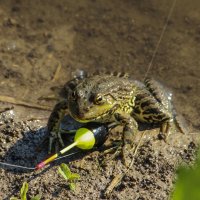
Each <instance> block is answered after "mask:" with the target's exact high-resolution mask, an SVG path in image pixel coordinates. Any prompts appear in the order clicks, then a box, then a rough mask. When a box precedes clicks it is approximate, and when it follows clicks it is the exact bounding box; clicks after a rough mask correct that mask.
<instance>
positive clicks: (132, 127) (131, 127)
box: [115, 113, 138, 166]
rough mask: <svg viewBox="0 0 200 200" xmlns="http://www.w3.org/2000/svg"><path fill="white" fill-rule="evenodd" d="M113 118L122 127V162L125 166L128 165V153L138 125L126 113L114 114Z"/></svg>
mask: <svg viewBox="0 0 200 200" xmlns="http://www.w3.org/2000/svg"><path fill="white" fill-rule="evenodd" d="M115 118H116V120H117V121H119V122H120V124H122V125H123V126H124V129H123V149H122V154H123V161H124V164H125V165H126V166H129V164H130V162H131V161H130V156H129V155H130V153H132V152H131V150H132V147H133V140H134V134H135V133H136V132H137V131H138V124H137V122H136V121H135V119H134V118H133V117H131V116H130V115H128V114H126V113H120V114H119V113H116V114H115Z"/></svg>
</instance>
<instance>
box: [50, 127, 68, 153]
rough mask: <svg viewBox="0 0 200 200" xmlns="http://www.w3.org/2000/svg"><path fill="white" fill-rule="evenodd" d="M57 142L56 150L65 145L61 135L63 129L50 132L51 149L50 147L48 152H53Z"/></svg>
mask: <svg viewBox="0 0 200 200" xmlns="http://www.w3.org/2000/svg"><path fill="white" fill-rule="evenodd" d="M54 144H55V152H58V151H59V147H60V146H61V147H64V146H65V145H64V142H63V139H62V137H61V131H59V130H58V131H52V132H50V136H49V149H48V154H51V153H52V149H53V146H54Z"/></svg>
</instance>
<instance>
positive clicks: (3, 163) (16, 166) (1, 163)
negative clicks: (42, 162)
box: [0, 151, 80, 170]
mask: <svg viewBox="0 0 200 200" xmlns="http://www.w3.org/2000/svg"><path fill="white" fill-rule="evenodd" d="M77 153H80V151H76V152H73V153H70V154H67V155H65V156H61V157H59V158H56V159H55V160H59V159H62V158H65V157H69V156H72V155H74V154H77ZM0 165H5V166H9V167H15V168H20V169H28V170H35V169H36V168H35V167H25V166H22V165H14V164H10V163H6V162H1V161H0Z"/></svg>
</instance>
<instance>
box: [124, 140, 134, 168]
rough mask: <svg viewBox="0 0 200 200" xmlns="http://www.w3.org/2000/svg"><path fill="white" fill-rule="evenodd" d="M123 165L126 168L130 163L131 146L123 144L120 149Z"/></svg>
mask: <svg viewBox="0 0 200 200" xmlns="http://www.w3.org/2000/svg"><path fill="white" fill-rule="evenodd" d="M122 158H123V163H124V165H125V166H126V167H129V166H130V164H131V161H132V145H131V144H124V145H123V148H122Z"/></svg>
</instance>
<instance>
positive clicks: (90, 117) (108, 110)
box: [72, 104, 119, 123]
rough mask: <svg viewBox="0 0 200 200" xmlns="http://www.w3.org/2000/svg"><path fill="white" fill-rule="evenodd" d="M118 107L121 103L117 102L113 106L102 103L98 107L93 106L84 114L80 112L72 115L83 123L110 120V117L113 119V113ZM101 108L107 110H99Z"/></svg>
mask: <svg viewBox="0 0 200 200" xmlns="http://www.w3.org/2000/svg"><path fill="white" fill-rule="evenodd" d="M117 108H119V104H116V105H114V106H112V107H111V106H110V105H102V106H98V108H91V109H90V111H89V112H87V113H84V114H83V115H82V114H78V115H75V116H74V115H73V114H72V117H73V118H74V119H75V120H76V121H79V122H81V123H87V122H92V121H93V122H95V121H96V122H103V121H104V120H106V121H108V120H109V119H110V120H111V118H112V114H113V113H114V112H115V111H116V110H117ZM100 110H105V111H104V112H99V111H100ZM97 114H98V115H97ZM106 117H107V118H106ZM105 118H106V119H105ZM111 121H112V120H111Z"/></svg>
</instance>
